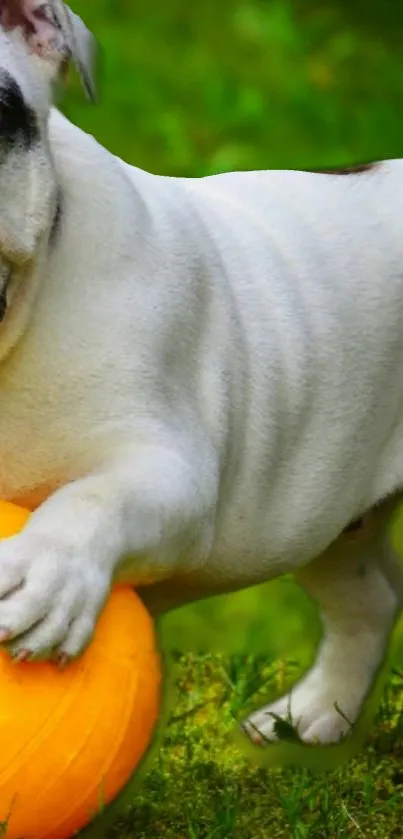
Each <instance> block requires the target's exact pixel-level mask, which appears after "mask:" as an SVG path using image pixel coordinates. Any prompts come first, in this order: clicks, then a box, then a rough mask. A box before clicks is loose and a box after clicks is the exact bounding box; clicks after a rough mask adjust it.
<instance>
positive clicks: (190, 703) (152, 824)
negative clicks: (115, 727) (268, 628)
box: [94, 653, 403, 839]
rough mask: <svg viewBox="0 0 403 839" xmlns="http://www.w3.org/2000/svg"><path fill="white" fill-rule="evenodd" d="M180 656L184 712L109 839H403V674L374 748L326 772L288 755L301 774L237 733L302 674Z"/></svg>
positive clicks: (178, 707) (279, 666)
mask: <svg viewBox="0 0 403 839" xmlns="http://www.w3.org/2000/svg"><path fill="white" fill-rule="evenodd" d="M174 658H176V661H175V662H174V661H173V660H172V662H171V666H174V667H175V672H176V702H175V707H174V708H173V709H171V713H170V718H169V721H168V723H167V724H166V725H165V726H164V729H165V730H164V733H163V736H162V739H161V742H160V743H159V744H158V748H157V749H155V750H154V754H153V755H152V760H150V761H149V766H148V767H147V769H146V771H145V772H144V773H143V778H142V781H141V785H139V784H137V785H136V787H137V788H133V789H132V792H131V796H130V797H131V803H130V804H126V806H125V807H122V806H121V815H120V816H118V817H117V818H116V820H115V822H114V824H113V825H112V826H111V827H110V828H109V829H108V830H106V831H105V834H104V835H105V836H107V837H108V839H155V837H159V836H161V837H164V839H227V838H228V837H231V839H280V837H281V839H305V837H309V839H338V837H357V839H359V837H367V839H393V837H396V839H401V837H402V819H403V694H402V688H403V670H402V671H399V670H397V669H395V672H394V673H393V674H392V676H391V677H390V678H389V679H388V682H387V685H386V687H385V690H384V694H383V699H382V703H381V705H380V707H379V709H378V713H377V716H376V720H375V724H374V725H373V727H372V728H371V730H370V734H369V737H368V739H367V741H366V744H365V749H363V750H361V751H360V752H359V753H358V755H356V756H355V757H352V758H351V757H350V759H349V760H346V758H345V759H344V762H343V763H341V764H340V765H338V766H337V765H336V767H335V768H330V770H329V769H328V770H327V771H326V773H325V774H324V772H325V770H324V768H323V766H322V771H318V770H319V769H320V766H319V764H317V765H316V766H314V765H313V767H311V768H308V767H307V766H304V765H303V764H304V762H305V761H306V756H304V754H302V752H305V753H306V752H307V751H310V752H311V754H312V753H313V750H312V749H311V750H307V749H306V748H303V749H302V750H301V748H300V747H290V746H286V747H284V748H286V749H288V760H289V761H293V762H294V763H295V765H294V766H293V765H291V766H288V767H284V768H278V767H276V766H275V765H266V766H265V765H259V764H258V763H257V762H256V760H255V759H253V758H252V756H251V753H250V752H251V751H255V749H254V748H253V747H250V749H249V752H248V751H247V749H246V747H245V746H244V744H243V743H242V738H241V737H240V736H239V734H237V733H236V732H237V720H238V719H239V716H240V715H241V716H242V715H243V714H244V713H245V712H246V711H247V710H249V708H250V705H251V701H252V700H254V702H256V699H257V697H258V696H259V698H260V694H262V696H263V695H264V696H265V695H266V694H267V691H271V692H274V691H278V690H281V689H282V688H283V687H284V686H285V685H286V684H287V683H288V682H289V681H290V680H292V679H293V678H295V674H296V668H295V666H292V667H291V668H288V667H287V665H286V663H285V662H284V661H281V662H280V661H277V662H276V661H273V662H271V663H270V664H268V663H267V660H266V659H262V658H261V657H260V658H259V657H253V656H225V655H221V656H220V655H218V654H215V655H214V654H204V655H203V654H199V655H197V654H194V653H193V654H192V653H187V654H181V655H176V656H175V657H174ZM276 748H277V747H272V750H273V749H274V750H276ZM284 748H283V751H284ZM290 748H291V751H292V748H294V753H293V754H291V753H290ZM298 749H299V751H300V752H301V753H300V754H298ZM277 751H278V749H277ZM314 751H315V752H316V753H317V751H318V750H317V749H315V750H314ZM328 751H329V750H328ZM283 757H284V754H283ZM277 759H278V754H277ZM271 762H274V764H275V758H273V756H272V759H271ZM333 762H334V761H333ZM298 764H299V765H298ZM94 835H96V836H97V837H99V836H100V827H97V829H96V833H95V834H94Z"/></svg>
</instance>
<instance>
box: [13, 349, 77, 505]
mask: <svg viewBox="0 0 403 839" xmlns="http://www.w3.org/2000/svg"><path fill="white" fill-rule="evenodd" d="M55 355H56V356H57V352H56V353H55ZM57 366H58V363H57V358H56V359H54V363H50V362H49V361H47V360H46V359H43V361H41V362H39V361H38V359H32V363H31V362H30V360H29V354H26V355H24V360H23V363H17V362H14V361H13V360H12V361H10V362H8V363H6V364H4V366H3V368H2V370H1V375H0V497H1V498H5V499H13V500H19V501H20V502H21V503H22V500H24V501H25V500H27V499H28V496H30V494H31V493H32V492H33V490H35V497H38V503H39V501H41V500H43V497H46V495H49V494H50V493H51V492H52V491H54V490H55V489H56V488H57V487H58V486H59V485H62V484H63V483H66V482H67V481H69V480H71V479H73V478H74V477H77V476H78V474H79V464H80V465H81V468H83V464H85V457H84V455H83V452H84V450H85V446H86V443H87V442H88V441H87V440H86V419H87V418H86V416H85V401H84V400H83V399H79V398H76V396H77V394H75V392H74V388H71V386H70V384H69V378H68V377H64V376H63V375H62V367H61V368H60V370H59V374H57V372H56V371H57ZM87 413H88V409H87ZM29 506H36V503H35V501H34V500H32V501H30V502H29Z"/></svg>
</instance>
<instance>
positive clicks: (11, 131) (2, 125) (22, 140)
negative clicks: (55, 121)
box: [0, 76, 39, 148]
mask: <svg viewBox="0 0 403 839" xmlns="http://www.w3.org/2000/svg"><path fill="white" fill-rule="evenodd" d="M2 82H3V84H2V88H1V89H0V143H2V144H3V146H4V143H7V145H13V144H14V143H18V144H19V145H23V146H24V147H25V148H28V147H30V146H32V145H33V144H34V143H35V142H36V141H37V139H38V135H39V129H38V123H37V120H36V116H35V112H34V111H33V109H32V108H30V107H29V106H28V105H27V104H26V103H25V102H24V98H23V96H22V93H21V90H20V88H19V86H18V84H17V83H16V82H15V81H14V79H12V78H11V76H9V77H7V78H6V79H4V78H3V79H2Z"/></svg>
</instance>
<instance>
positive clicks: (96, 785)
mask: <svg viewBox="0 0 403 839" xmlns="http://www.w3.org/2000/svg"><path fill="white" fill-rule="evenodd" d="M28 515H29V514H28V513H27V512H26V511H25V510H22V509H21V508H18V507H15V506H14V505H11V504H6V503H4V502H2V503H0V538H5V537H7V536H11V535H13V534H14V533H16V532H17V531H18V530H19V529H20V528H21V527H22V526H23V525H24V523H25V521H26V519H27V517H28ZM160 682H161V672H160V660H159V656H158V651H157V648H156V641H155V634H154V627H153V623H152V620H151V618H150V616H149V614H148V612H147V611H146V609H145V608H144V606H143V604H142V602H141V601H140V599H139V598H138V597H137V595H136V594H135V593H134V592H133V591H132V589H130V588H128V587H123V586H119V587H116V588H115V589H114V590H113V592H112V594H111V596H110V598H109V600H108V602H107V604H106V606H105V609H104V611H103V613H102V614H101V617H100V619H99V622H98V625H97V628H96V632H95V636H94V639H93V641H92V643H91V644H90V646H89V647H88V648H87V650H86V651H85V652H84V654H83V655H82V656H81V657H80V658H79V659H77V660H76V661H74V662H72V663H71V664H70V665H69V666H68V667H67V668H66V669H65V670H63V671H60V670H59V668H58V667H57V666H56V665H54V664H51V663H49V662H25V663H19V664H15V663H13V662H12V660H11V659H10V657H9V656H8V655H7V653H5V652H3V651H1V652H0V824H2V823H6V824H7V831H6V834H5V836H6V837H7V839H23V838H24V839H25V838H26V839H68V837H70V836H72V835H73V834H74V833H75V831H77V830H79V829H80V828H82V827H84V826H85V825H86V824H87V823H88V822H89V821H90V820H91V819H92V818H93V817H94V816H95V815H96V814H97V813H98V812H99V811H100V809H101V808H102V806H103V805H104V804H107V803H109V802H110V801H112V800H113V798H115V797H116V795H117V794H118V793H119V792H120V790H121V789H122V788H123V787H124V785H125V784H126V782H127V781H128V780H129V778H130V777H131V775H132V774H133V772H134V770H135V768H136V766H137V765H138V763H139V761H140V760H141V758H142V756H143V755H144V752H145V751H146V749H147V747H148V745H149V743H150V739H151V736H152V732H153V729H154V725H155V723H156V720H157V716H158V711H159V700H160Z"/></svg>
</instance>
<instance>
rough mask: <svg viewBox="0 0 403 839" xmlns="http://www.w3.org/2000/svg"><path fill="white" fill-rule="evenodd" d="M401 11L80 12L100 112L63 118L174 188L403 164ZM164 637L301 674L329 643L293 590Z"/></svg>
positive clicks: (234, 604) (183, 623)
mask: <svg viewBox="0 0 403 839" xmlns="http://www.w3.org/2000/svg"><path fill="white" fill-rule="evenodd" d="M402 6H403V4H402V3H401V0H383V2H382V3H379V2H372V0H366V2H365V0H338V2H336V1H335V0H334V1H333V0H330V2H329V0H250V1H249V2H247V1H246V0H219V1H218V2H217V0H214V1H213V0H194V2H189V0H147V2H144V0H143V2H136V0H86V2H83V0H81V2H79V0H76V2H72V7H73V8H74V10H75V11H77V12H78V13H79V14H80V15H81V16H82V17H83V18H84V19H85V21H86V23H87V25H89V27H90V28H91V29H92V30H93V31H94V33H95V34H96V36H97V38H98V40H99V42H100V44H101V46H102V51H103V60H102V66H101V78H100V94H101V95H100V104H99V105H98V106H96V107H90V106H89V105H88V104H87V103H86V102H85V100H84V99H83V96H82V94H81V92H80V90H79V87H78V85H77V84H76V83H75V82H73V83H72V86H71V90H70V92H69V95H68V96H67V97H66V99H65V100H64V101H63V102H62V109H63V110H64V111H65V113H66V114H67V115H68V116H69V117H70V118H71V119H72V120H73V121H75V122H77V123H78V124H79V125H80V126H81V127H82V128H84V129H85V130H87V131H89V132H90V133H92V134H94V135H95V137H96V138H97V139H98V140H99V141H100V142H101V143H102V144H103V145H105V146H107V147H108V148H109V149H110V150H111V151H112V152H114V153H115V154H118V155H120V156H122V157H124V158H125V159H126V160H127V161H129V162H131V163H133V164H135V165H136V166H139V167H142V168H145V169H148V170H150V171H152V172H155V173H160V174H165V175H186V176H200V175H205V174H210V173H216V172H220V171H223V170H226V169H252V168H280V167H287V168H326V167H333V166H338V165H342V164H351V163H355V162H361V161H366V160H370V159H379V158H385V157H403V54H402V44H403V8H402ZM284 515H287V511H286V510H285V511H284ZM402 534H403V528H402V526H399V528H398V538H399V540H400V542H401V544H402V546H403V536H402ZM162 628H163V632H162V635H161V637H162V643H163V645H164V646H172V645H174V646H177V647H179V648H182V649H183V648H184V647H192V646H193V647H197V648H200V647H207V648H213V649H216V650H232V651H241V650H243V649H252V650H256V651H262V652H266V653H267V654H268V655H270V656H271V655H273V656H277V655H283V654H290V653H291V654H292V655H294V656H295V657H297V658H299V660H301V661H302V660H306V659H307V658H309V657H310V656H311V655H312V649H313V646H312V645H313V643H314V641H315V640H316V638H317V637H318V632H319V624H318V619H317V615H316V611H315V609H314V608H313V606H312V604H311V603H310V602H309V600H308V599H307V598H306V597H305V596H304V595H303V594H302V593H301V592H300V591H299V590H298V589H297V587H296V586H295V585H294V584H293V582H292V581H291V580H290V579H289V578H284V579H281V580H277V581H274V582H272V583H270V584H268V585H266V586H261V587H259V588H258V589H255V590H251V591H246V592H241V593H240V594H237V595H231V596H229V597H224V598H223V597H220V598H217V599H212V600H210V601H206V602H205V603H200V604H197V605H195V606H190V607H186V608H185V609H182V610H178V611H177V612H175V613H173V614H171V615H168V616H166V617H164V618H163V620H162Z"/></svg>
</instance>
